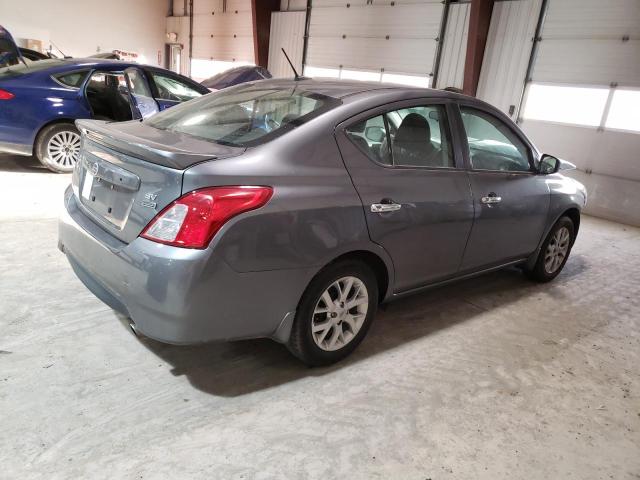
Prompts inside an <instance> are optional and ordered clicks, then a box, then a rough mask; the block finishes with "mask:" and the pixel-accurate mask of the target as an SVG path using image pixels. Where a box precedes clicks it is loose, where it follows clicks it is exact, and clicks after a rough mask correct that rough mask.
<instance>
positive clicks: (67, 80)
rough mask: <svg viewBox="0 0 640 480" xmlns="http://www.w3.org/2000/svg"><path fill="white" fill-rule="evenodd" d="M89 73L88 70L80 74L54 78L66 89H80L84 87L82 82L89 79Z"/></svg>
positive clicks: (73, 73) (65, 74)
mask: <svg viewBox="0 0 640 480" xmlns="http://www.w3.org/2000/svg"><path fill="white" fill-rule="evenodd" d="M88 73H89V71H88V70H82V71H80V72H72V73H64V74H62V75H55V76H54V77H53V78H55V79H56V81H57V82H58V83H61V84H62V85H64V86H65V87H70V88H80V86H82V82H84V79H85V78H87V74H88Z"/></svg>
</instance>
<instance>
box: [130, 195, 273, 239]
mask: <svg viewBox="0 0 640 480" xmlns="http://www.w3.org/2000/svg"><path fill="white" fill-rule="evenodd" d="M272 194H273V189H272V188H271V187H212V188H203V189H201V190H195V191H193V192H190V193H187V194H186V195H183V196H182V197H180V198H179V199H177V200H176V201H174V202H173V203H171V204H169V205H168V206H167V207H166V208H165V209H164V210H162V211H161V212H160V213H159V214H158V215H156V217H155V218H154V219H153V220H152V221H151V223H149V225H147V227H146V228H145V229H144V231H143V232H142V233H141V234H140V236H141V237H143V238H146V239H148V240H153V241H154V242H158V243H164V244H167V245H173V246H176V247H185V248H206V247H207V245H209V242H210V241H211V239H212V238H213V236H214V235H215V234H216V232H218V230H220V228H222V226H223V225H224V224H225V223H226V222H227V221H229V219H231V218H233V217H235V216H236V215H239V214H241V213H244V212H248V211H249V210H255V209H256V208H260V207H262V206H263V205H264V204H266V203H267V202H268V201H269V199H270V198H271V195H272Z"/></svg>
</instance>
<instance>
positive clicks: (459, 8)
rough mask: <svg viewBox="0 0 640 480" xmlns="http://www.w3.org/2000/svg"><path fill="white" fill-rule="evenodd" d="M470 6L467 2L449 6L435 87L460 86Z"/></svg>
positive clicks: (462, 75)
mask: <svg viewBox="0 0 640 480" xmlns="http://www.w3.org/2000/svg"><path fill="white" fill-rule="evenodd" d="M470 8H471V5H470V4H469V3H453V4H451V5H450V6H449V17H448V18H447V25H446V27H445V34H444V41H443V45H442V56H441V57H440V70H439V72H438V80H437V85H436V87H437V88H446V87H456V88H462V83H463V79H464V63H465V56H466V50H467V37H468V35H469V10H470Z"/></svg>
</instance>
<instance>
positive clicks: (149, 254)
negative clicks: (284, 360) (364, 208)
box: [59, 188, 313, 344]
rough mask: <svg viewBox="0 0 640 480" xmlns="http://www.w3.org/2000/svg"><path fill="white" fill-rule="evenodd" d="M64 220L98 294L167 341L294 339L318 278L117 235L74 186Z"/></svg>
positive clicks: (64, 238) (75, 259)
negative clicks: (293, 323)
mask: <svg viewBox="0 0 640 480" xmlns="http://www.w3.org/2000/svg"><path fill="white" fill-rule="evenodd" d="M64 202H65V208H64V210H63V213H62V215H61V217H60V221H59V247H60V249H61V250H62V251H63V252H64V253H65V254H66V255H67V258H68V260H69V263H70V264H71V266H72V268H73V270H74V272H75V273H76V275H77V276H78V278H79V279H80V280H81V281H82V283H84V285H85V286H86V287H87V288H88V289H89V290H91V291H92V292H93V293H94V294H95V295H96V296H97V297H98V298H100V299H101V300H102V301H103V302H105V303H106V304H107V305H109V306H111V307H112V308H114V309H115V310H118V311H120V312H121V313H123V314H124V315H127V316H129V317H130V318H131V319H132V320H133V322H134V323H135V328H136V330H137V331H139V332H140V333H142V334H143V335H145V336H148V337H150V338H153V339H155V340H159V341H161V342H165V343H174V344H192V343H202V342H208V341H212V340H229V339H237V338H251V337H271V338H274V339H277V340H279V341H286V340H287V338H288V334H289V331H288V327H289V326H290V320H291V318H292V312H294V311H295V309H296V306H297V303H298V301H299V299H300V296H301V295H302V292H303V290H304V288H305V286H306V285H307V283H308V282H309V280H310V278H311V277H312V275H313V272H312V271H309V270H307V269H294V270H270V271H262V272H247V273H239V272H236V271H235V270H233V269H232V268H231V267H229V265H228V264H227V263H226V262H224V261H223V260H222V259H220V258H218V257H217V256H216V255H215V253H214V252H213V251H212V250H211V249H205V250H193V249H184V248H176V247H171V246H168V245H161V244H158V243H154V242H151V241H149V240H146V239H143V238H137V239H135V240H134V241H133V242H131V243H129V244H125V243H121V242H119V241H118V240H115V239H114V237H113V236H111V235H110V234H108V233H107V232H105V231H104V230H102V229H101V228H100V227H99V226H97V225H96V224H95V223H93V222H92V221H91V220H89V219H88V218H87V217H86V216H85V215H84V213H82V212H81V211H80V210H79V209H78V207H77V204H76V201H75V198H74V196H73V193H72V190H71V188H69V189H67V191H66V192H65V197H64Z"/></svg>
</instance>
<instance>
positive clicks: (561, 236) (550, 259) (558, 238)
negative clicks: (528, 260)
mask: <svg viewBox="0 0 640 480" xmlns="http://www.w3.org/2000/svg"><path fill="white" fill-rule="evenodd" d="M570 243H571V233H570V232H569V229H568V228H567V227H562V228H559V229H558V230H557V231H556V233H554V235H553V237H551V241H550V242H549V244H548V245H547V249H546V251H545V253H544V270H545V272H547V273H549V274H551V273H555V272H556V271H557V270H558V268H560V265H562V262H563V261H564V259H565V258H566V257H567V253H568V252H569V244H570Z"/></svg>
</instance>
